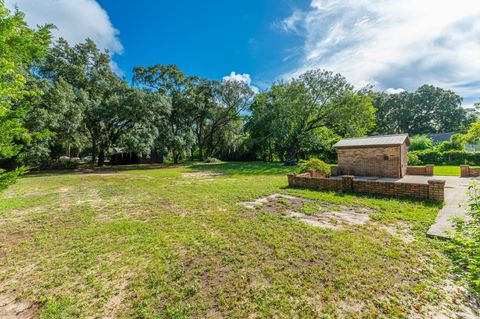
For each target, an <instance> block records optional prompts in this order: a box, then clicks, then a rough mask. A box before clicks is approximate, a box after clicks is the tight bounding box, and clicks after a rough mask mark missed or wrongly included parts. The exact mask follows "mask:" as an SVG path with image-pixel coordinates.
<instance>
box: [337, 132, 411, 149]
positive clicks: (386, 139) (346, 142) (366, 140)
mask: <svg viewBox="0 0 480 319" xmlns="http://www.w3.org/2000/svg"><path fill="white" fill-rule="evenodd" d="M405 140H407V145H409V144H410V140H409V139H408V134H396V135H378V136H367V137H356V138H345V139H343V140H340V141H338V142H337V143H336V144H335V145H333V146H334V147H340V148H341V147H368V146H386V145H401V144H403V143H404V142H405Z"/></svg>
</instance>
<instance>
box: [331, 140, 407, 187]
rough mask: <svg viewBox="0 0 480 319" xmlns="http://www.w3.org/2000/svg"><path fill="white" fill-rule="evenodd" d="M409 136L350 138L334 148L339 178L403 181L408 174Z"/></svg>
mask: <svg viewBox="0 0 480 319" xmlns="http://www.w3.org/2000/svg"><path fill="white" fill-rule="evenodd" d="M409 145H410V140H409V138H408V134H398V135H379V136H369V137H359V138H346V139H343V140H341V141H339V142H338V143H336V144H335V145H334V147H335V148H336V149H337V153H338V166H337V169H336V170H337V174H338V175H357V176H381V177H395V178H401V177H403V176H405V175H406V174H407V150H408V146H409Z"/></svg>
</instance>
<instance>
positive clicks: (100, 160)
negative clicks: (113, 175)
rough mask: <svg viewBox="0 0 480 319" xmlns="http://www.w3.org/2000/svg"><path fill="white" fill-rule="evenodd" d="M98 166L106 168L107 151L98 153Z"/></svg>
mask: <svg viewBox="0 0 480 319" xmlns="http://www.w3.org/2000/svg"><path fill="white" fill-rule="evenodd" d="M98 166H99V167H100V166H105V151H104V150H103V149H102V150H100V152H99V153H98Z"/></svg>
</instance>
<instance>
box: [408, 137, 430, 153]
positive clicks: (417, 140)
mask: <svg viewBox="0 0 480 319" xmlns="http://www.w3.org/2000/svg"><path fill="white" fill-rule="evenodd" d="M429 149H433V142H432V139H431V138H429V137H428V136H426V135H415V136H413V137H412V138H411V139H410V146H409V147H408V150H409V151H424V150H429Z"/></svg>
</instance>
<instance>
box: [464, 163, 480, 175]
mask: <svg viewBox="0 0 480 319" xmlns="http://www.w3.org/2000/svg"><path fill="white" fill-rule="evenodd" d="M460 176H461V177H478V176H480V168H478V167H470V166H469V165H460Z"/></svg>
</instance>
